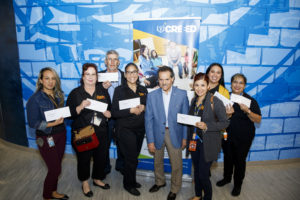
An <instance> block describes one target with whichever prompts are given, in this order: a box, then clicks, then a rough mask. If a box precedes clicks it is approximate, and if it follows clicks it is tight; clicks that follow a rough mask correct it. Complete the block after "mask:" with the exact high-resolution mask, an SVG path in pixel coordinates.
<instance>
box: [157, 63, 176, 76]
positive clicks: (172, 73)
mask: <svg viewBox="0 0 300 200" xmlns="http://www.w3.org/2000/svg"><path fill="white" fill-rule="evenodd" d="M160 72H170V73H171V78H173V77H174V71H173V69H172V68H171V67H169V66H165V65H164V66H162V67H160V68H159V69H158V71H157V76H158V77H159V73H160Z"/></svg>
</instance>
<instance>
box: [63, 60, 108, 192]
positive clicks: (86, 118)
mask: <svg viewBox="0 0 300 200" xmlns="http://www.w3.org/2000/svg"><path fill="white" fill-rule="evenodd" d="M97 79H98V76H97V66H96V65H95V64H93V63H85V64H83V66H82V77H81V80H80V83H81V86H79V87H77V88H75V89H73V90H72V91H71V93H70V94H69V96H68V99H67V106H69V107H70V111H71V115H72V120H73V122H72V125H71V127H72V133H74V131H78V130H80V129H82V128H84V127H86V126H88V125H93V127H94V129H95V133H96V135H97V138H98V140H99V146H98V147H96V148H94V149H91V150H87V151H83V152H78V151H77V150H76V148H75V151H76V156H77V176H78V179H79V180H80V181H81V182H82V191H83V194H84V195H85V196H86V197H92V196H93V192H92V190H91V188H90V186H89V182H88V180H89V178H90V162H91V159H92V158H93V169H92V179H93V185H94V186H97V187H100V188H102V189H105V190H106V189H109V188H110V186H109V185H108V184H105V183H103V182H102V181H101V180H103V179H104V178H105V173H104V168H105V162H103V161H105V160H106V156H107V155H108V154H107V151H108V145H109V142H108V132H107V120H108V118H110V117H111V113H110V111H109V110H110V107H111V102H110V98H109V94H108V92H107V90H106V89H104V88H103V86H102V84H96V83H97ZM88 98H89V99H93V100H96V101H100V102H102V103H106V104H108V107H107V109H108V110H106V111H105V112H103V113H102V112H97V111H93V110H90V109H86V107H87V106H89V105H90V104H91V102H90V101H89V100H87V99H88ZM73 136H74V135H73Z"/></svg>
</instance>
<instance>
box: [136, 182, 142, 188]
mask: <svg viewBox="0 0 300 200" xmlns="http://www.w3.org/2000/svg"><path fill="white" fill-rule="evenodd" d="M134 187H135V188H141V187H142V185H141V184H140V183H138V182H136V183H135V185H134Z"/></svg>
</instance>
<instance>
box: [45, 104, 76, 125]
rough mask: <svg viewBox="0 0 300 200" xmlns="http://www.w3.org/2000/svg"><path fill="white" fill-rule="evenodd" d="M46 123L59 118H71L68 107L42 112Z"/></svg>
mask: <svg viewBox="0 0 300 200" xmlns="http://www.w3.org/2000/svg"><path fill="white" fill-rule="evenodd" d="M44 114H45V118H46V121H47V122H51V121H54V120H57V119H60V118H66V117H70V116H71V112H70V108H69V106H67V107H63V108H57V109H53V110H48V111H45V112H44Z"/></svg>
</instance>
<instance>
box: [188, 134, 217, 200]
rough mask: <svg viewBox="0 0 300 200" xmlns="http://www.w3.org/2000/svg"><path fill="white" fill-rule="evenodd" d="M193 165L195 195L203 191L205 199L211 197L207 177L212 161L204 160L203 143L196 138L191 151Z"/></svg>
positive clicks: (208, 199) (210, 187)
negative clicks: (194, 147)
mask: <svg viewBox="0 0 300 200" xmlns="http://www.w3.org/2000/svg"><path fill="white" fill-rule="evenodd" d="M191 155H192V161H193V165H194V180H195V193H196V196H197V197H202V191H204V198H203V199H205V200H210V199H212V186H211V182H210V178H209V173H210V167H211V164H212V161H210V162H206V161H205V158H204V152H203V143H202V142H200V141H199V140H197V147H196V151H192V152H191Z"/></svg>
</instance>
